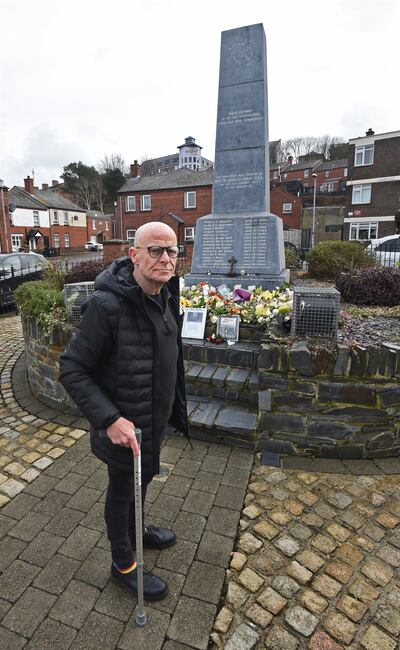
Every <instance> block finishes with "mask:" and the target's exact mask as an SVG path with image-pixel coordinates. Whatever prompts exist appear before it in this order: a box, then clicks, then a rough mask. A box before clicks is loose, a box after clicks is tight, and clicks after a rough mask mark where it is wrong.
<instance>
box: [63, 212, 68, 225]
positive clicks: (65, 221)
mask: <svg viewBox="0 0 400 650" xmlns="http://www.w3.org/2000/svg"><path fill="white" fill-rule="evenodd" d="M64 226H68V212H64Z"/></svg>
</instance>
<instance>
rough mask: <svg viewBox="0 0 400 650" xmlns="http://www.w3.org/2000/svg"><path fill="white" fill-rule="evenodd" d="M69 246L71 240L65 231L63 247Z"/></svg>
mask: <svg viewBox="0 0 400 650" xmlns="http://www.w3.org/2000/svg"><path fill="white" fill-rule="evenodd" d="M70 246H71V240H70V237H69V233H67V232H66V233H65V234H64V248H70Z"/></svg>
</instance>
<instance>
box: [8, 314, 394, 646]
mask: <svg viewBox="0 0 400 650" xmlns="http://www.w3.org/2000/svg"><path fill="white" fill-rule="evenodd" d="M0 350H1V353H0V387H1V403H0V457H1V467H0V504H1V506H2V509H1V513H0V639H1V643H0V646H1V648H2V650H11V649H12V650H18V649H19V648H26V650H46V649H49V650H50V649H51V650H64V649H65V650H68V649H71V650H91V649H92V648H93V649H95V648H96V650H97V648H98V647H100V646H101V647H103V648H104V650H113V649H118V650H128V649H129V650H130V649H135V648H140V649H141V650H147V649H149V650H150V649H151V650H158V649H160V648H163V649H166V650H185V649H187V650H189V649H190V648H195V649H199V650H201V649H204V650H205V649H206V648H207V647H208V646H212V647H222V648H226V650H250V649H251V648H274V649H276V650H292V649H295V648H310V649H311V650H339V649H340V648H349V649H351V650H356V649H367V650H369V649H371V650H372V649H373V650H395V649H397V650H399V649H400V642H399V641H398V639H399V635H400V577H399V566H400V527H399V522H400V477H399V475H398V474H399V473H400V462H399V461H398V460H397V459H393V460H391V459H387V460H381V461H375V462H372V461H352V462H350V461H345V462H337V461H318V463H317V462H315V461H314V462H313V461H311V460H309V459H304V460H303V461H299V460H298V459H287V462H286V466H285V468H284V469H280V468H274V467H266V466H263V465H261V463H260V458H259V456H256V457H255V458H254V456H253V454H251V453H250V452H247V451H244V450H240V449H237V448H231V447H222V446H219V445H212V444H205V443H202V442H200V441H195V442H194V449H193V450H192V449H191V448H190V446H188V445H187V443H186V441H185V440H183V439H182V438H174V437H171V438H169V439H167V441H166V444H165V445H164V447H163V449H162V461H163V465H164V469H165V470H166V476H164V477H157V478H156V479H155V480H154V481H153V483H152V485H151V487H150V489H149V491H148V492H149V493H148V499H147V502H146V513H147V515H146V516H147V517H148V520H149V521H151V522H152V523H155V524H164V525H169V526H171V525H172V526H173V527H174V529H175V531H176V533H177V537H178V542H177V544H176V546H174V547H172V548H170V549H166V550H164V551H161V552H155V551H146V552H145V563H146V566H148V567H149V568H154V570H155V571H156V572H157V573H158V574H159V575H161V576H162V577H164V578H165V579H167V581H168V582H169V585H170V594H169V596H168V597H167V598H166V599H165V600H164V601H160V602H159V603H152V604H151V605H149V606H148V607H147V612H148V623H147V625H146V627H145V628H143V629H138V628H137V627H136V626H135V623H134V606H135V599H134V598H132V597H131V596H130V595H129V594H127V593H126V592H125V591H124V590H123V589H121V588H120V587H118V586H115V585H114V584H113V583H112V582H111V581H110V580H109V564H110V560H109V546H108V541H107V538H106V535H105V530H104V521H103V501H104V489H105V485H106V480H107V479H106V472H105V470H104V466H103V465H102V464H101V463H99V462H98V461H97V460H96V459H95V458H94V457H93V456H92V455H91V453H90V450H89V442H88V436H87V435H85V426H86V424H85V421H84V420H83V419H79V420H78V419H76V418H73V417H72V416H66V415H64V414H62V413H58V412H56V411H53V410H52V409H47V408H45V407H43V405H42V404H40V403H38V402H37V401H36V400H35V399H34V398H33V397H32V395H31V394H30V392H29V388H28V386H27V383H26V379H25V370H24V362H23V357H21V358H20V360H19V361H18V362H17V363H16V365H15V362H16V360H17V358H18V357H19V356H20V355H21V353H22V351H23V343H22V339H21V330H20V325H19V320H18V318H16V317H9V318H4V319H1V320H0ZM11 384H12V388H11ZM316 470H318V471H316ZM322 470H324V473H322ZM221 596H223V597H222V598H221ZM210 635H211V636H210Z"/></svg>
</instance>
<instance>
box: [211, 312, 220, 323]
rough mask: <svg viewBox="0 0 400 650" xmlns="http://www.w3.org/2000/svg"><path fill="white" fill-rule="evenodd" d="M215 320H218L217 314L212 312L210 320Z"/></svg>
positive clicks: (213, 321)
mask: <svg viewBox="0 0 400 650" xmlns="http://www.w3.org/2000/svg"><path fill="white" fill-rule="evenodd" d="M217 320H218V316H215V314H214V315H213V316H211V318H210V321H211V322H212V323H216V322H217Z"/></svg>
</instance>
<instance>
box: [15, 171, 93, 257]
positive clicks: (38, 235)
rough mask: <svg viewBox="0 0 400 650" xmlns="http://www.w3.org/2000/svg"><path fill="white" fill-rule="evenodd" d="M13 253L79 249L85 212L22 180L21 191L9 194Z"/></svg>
mask: <svg viewBox="0 0 400 650" xmlns="http://www.w3.org/2000/svg"><path fill="white" fill-rule="evenodd" d="M9 194H10V198H9V201H10V203H11V202H12V203H14V204H15V205H16V209H15V211H14V213H13V214H12V217H11V221H12V226H11V239H12V240H13V242H12V245H13V249H14V250H17V249H18V248H20V247H21V246H22V247H24V246H29V248H30V249H31V250H37V249H39V250H40V249H43V248H45V247H47V246H53V247H54V248H60V250H61V251H64V250H68V249H72V248H75V249H83V247H84V244H85V242H86V241H87V227H86V211H85V210H84V209H83V208H81V207H79V206H78V205H75V203H72V201H69V200H68V199H66V198H65V197H63V196H61V195H60V194H58V193H57V192H54V191H51V190H50V189H46V185H45V189H41V190H39V188H37V187H34V185H33V179H32V178H30V177H29V176H28V177H27V178H25V179H24V187H18V186H14V187H13V188H12V189H11V190H10V193H9Z"/></svg>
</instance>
